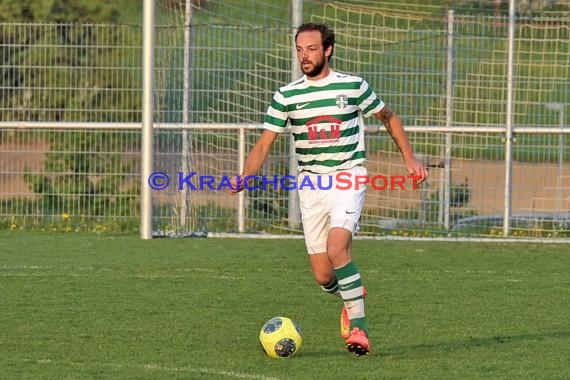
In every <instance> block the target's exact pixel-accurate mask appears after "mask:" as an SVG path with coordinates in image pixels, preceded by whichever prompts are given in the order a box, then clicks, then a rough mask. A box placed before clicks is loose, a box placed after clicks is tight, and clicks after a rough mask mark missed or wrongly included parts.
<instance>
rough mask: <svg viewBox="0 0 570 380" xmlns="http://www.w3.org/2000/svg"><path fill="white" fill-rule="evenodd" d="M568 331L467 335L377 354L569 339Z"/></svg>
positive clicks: (412, 354)
mask: <svg viewBox="0 0 570 380" xmlns="http://www.w3.org/2000/svg"><path fill="white" fill-rule="evenodd" d="M569 338H570V331H548V332H543V333H529V334H520V335H497V336H490V337H482V338H475V337H469V338H468V339H466V340H463V341H455V342H433V343H423V344H416V345H412V346H394V347H384V349H382V348H380V352H378V355H380V356H384V357H390V356H397V357H406V356H409V357H414V358H417V357H418V354H420V355H421V354H422V352H425V353H426V354H428V353H429V354H430V356H431V355H432V354H433V352H437V351H439V352H452V351H457V350H465V349H473V348H481V347H493V346H497V347H498V346H501V345H504V344H513V343H521V342H529V343H530V342H541V341H545V340H551V339H569Z"/></svg>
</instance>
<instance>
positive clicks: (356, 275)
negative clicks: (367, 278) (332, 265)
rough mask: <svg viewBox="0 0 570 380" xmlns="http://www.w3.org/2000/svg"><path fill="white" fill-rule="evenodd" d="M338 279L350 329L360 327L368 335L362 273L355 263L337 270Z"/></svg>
mask: <svg viewBox="0 0 570 380" xmlns="http://www.w3.org/2000/svg"><path fill="white" fill-rule="evenodd" d="M335 272H336V278H337V279H338V284H339V289H340V296H341V298H342V300H343V301H344V306H346V311H347V313H348V319H350V328H351V329H353V328H355V327H358V328H359V329H361V330H363V331H364V332H365V333H366V334H368V324H367V323H366V315H365V314H364V290H363V288H362V281H361V279H360V272H358V269H357V268H356V265H354V263H353V262H350V263H348V264H346V265H345V266H343V267H340V268H336V269H335Z"/></svg>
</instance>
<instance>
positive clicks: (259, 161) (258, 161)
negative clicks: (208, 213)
mask: <svg viewBox="0 0 570 380" xmlns="http://www.w3.org/2000/svg"><path fill="white" fill-rule="evenodd" d="M277 136H279V134H278V133H276V132H273V131H270V130H268V129H265V130H264V131H263V132H262V133H261V136H260V137H259V140H257V143H256V144H255V146H254V147H253V149H252V150H251V152H249V154H248V156H247V158H246V160H245V166H244V169H243V172H242V173H241V176H240V178H239V183H238V178H237V177H232V179H231V180H230V182H231V185H232V189H230V194H232V195H233V194H236V193H239V192H240V191H242V190H243V179H244V178H245V177H247V176H250V175H255V173H257V172H258V171H259V169H261V166H262V165H263V163H264V162H265V159H266V158H267V155H268V154H269V151H270V150H271V147H272V146H273V143H274V142H275V140H276V139H277Z"/></svg>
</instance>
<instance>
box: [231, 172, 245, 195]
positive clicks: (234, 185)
mask: <svg viewBox="0 0 570 380" xmlns="http://www.w3.org/2000/svg"><path fill="white" fill-rule="evenodd" d="M230 185H231V189H230V190H229V193H230V195H235V194H237V193H239V192H240V191H243V189H244V187H243V178H242V177H239V181H238V177H235V176H234V177H232V178H230Z"/></svg>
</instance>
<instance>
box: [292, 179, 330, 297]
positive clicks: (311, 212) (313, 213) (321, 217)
mask: <svg viewBox="0 0 570 380" xmlns="http://www.w3.org/2000/svg"><path fill="white" fill-rule="evenodd" d="M299 177H301V175H300V176H299ZM300 181H301V179H300V178H299V179H298V183H299V182H300ZM312 183H317V180H316V179H314V178H312ZM321 191H326V190H320V189H319V190H312V189H310V188H304V189H301V190H299V201H300V206H301V207H300V208H301V216H302V219H303V233H304V237H305V244H306V246H307V252H308V254H309V262H310V264H311V270H312V272H313V276H314V278H315V281H316V282H317V283H318V284H319V285H320V286H321V289H322V290H324V291H325V292H327V293H329V294H333V295H337V296H338V295H339V294H340V293H339V290H338V282H337V280H336V276H335V272H334V269H333V267H332V264H331V262H330V260H329V258H328V256H327V254H326V247H327V239H328V231H329V209H328V204H327V202H324V201H323V197H322V196H320V195H319V192H321Z"/></svg>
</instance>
